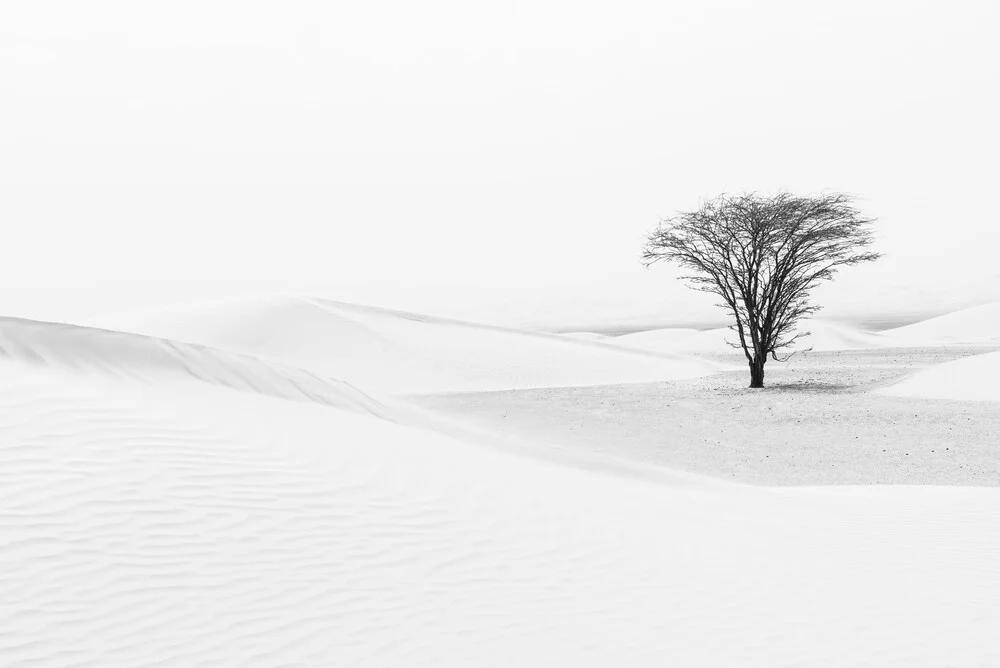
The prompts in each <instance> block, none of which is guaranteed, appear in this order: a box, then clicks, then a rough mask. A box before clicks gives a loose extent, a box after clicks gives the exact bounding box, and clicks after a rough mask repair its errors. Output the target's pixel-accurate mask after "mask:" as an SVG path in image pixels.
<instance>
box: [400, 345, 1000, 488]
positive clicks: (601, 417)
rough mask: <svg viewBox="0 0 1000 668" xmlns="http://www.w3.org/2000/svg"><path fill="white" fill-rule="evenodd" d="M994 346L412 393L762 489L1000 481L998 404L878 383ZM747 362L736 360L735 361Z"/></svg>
mask: <svg viewBox="0 0 1000 668" xmlns="http://www.w3.org/2000/svg"><path fill="white" fill-rule="evenodd" d="M998 349H1000V348H998V347H995V346H989V347H987V346H978V347H947V348H907V349H880V350H858V351H836V352H817V353H804V354H800V355H797V356H795V357H793V358H792V360H791V361H789V362H787V363H785V364H781V363H777V362H773V361H772V362H769V363H768V366H767V372H766V377H765V383H766V384H767V385H768V387H767V388H765V389H764V390H751V389H749V388H747V387H746V385H747V384H748V382H749V375H748V373H747V371H746V370H745V362H741V359H740V358H739V357H737V356H717V357H716V359H718V360H719V361H723V362H726V363H731V364H733V365H734V366H736V367H737V368H735V369H734V370H732V371H725V372H722V373H719V374H715V375H712V376H708V377H704V378H698V379H693V380H684V381H674V382H663V383H642V384H629V385H604V386H598V387H566V388H544V389H533V390H513V391H504V392H477V393H463V394H447V395H433V396H422V397H413V398H412V400H413V401H414V403H416V404H418V405H421V406H423V407H425V408H428V409H431V410H433V411H436V412H441V413H444V414H447V415H450V416H453V417H458V418H461V419H463V420H467V421H471V422H474V423H476V424H478V425H480V426H483V427H486V428H489V429H491V430H492V431H495V432H497V433H500V434H505V435H511V436H516V437H518V438H520V439H523V440H526V441H529V442H534V443H540V444H546V445H551V446H561V447H567V448H578V449H581V450H586V451H591V452H600V453H604V454H610V455H614V456H617V457H621V458H625V459H629V460H633V461H639V462H646V463H651V464H656V465H661V466H668V467H671V468H674V469H679V470H684V471H690V472H693V473H700V474H707V475H712V476H715V477H719V478H727V479H732V480H738V481H742V482H748V483H752V484H760V485H772V486H781V485H855V484H865V485H874V484H893V485H901V484H915V485H975V486H1000V404H997V403H996V402H970V401H943V400H925V399H912V398H905V397H888V396H881V395H877V394H872V393H871V390H873V389H875V388H878V387H883V386H886V385H890V384H892V383H894V382H896V381H898V380H900V379H901V378H903V377H905V376H906V375H908V374H910V373H913V372H914V371H916V370H918V369H922V368H925V367H927V366H930V365H933V364H938V363H942V362H947V361H950V360H954V359H959V358H961V357H966V356H969V355H974V354H980V353H985V352H991V351H994V350H998ZM737 365H738V366H737Z"/></svg>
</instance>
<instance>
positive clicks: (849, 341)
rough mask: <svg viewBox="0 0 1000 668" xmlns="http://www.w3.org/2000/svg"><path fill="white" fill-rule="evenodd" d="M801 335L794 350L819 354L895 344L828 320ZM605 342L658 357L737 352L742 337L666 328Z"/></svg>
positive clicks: (724, 332) (808, 327)
mask: <svg viewBox="0 0 1000 668" xmlns="http://www.w3.org/2000/svg"><path fill="white" fill-rule="evenodd" d="M799 331H802V332H811V334H810V335H809V336H804V337H802V338H801V339H800V340H799V341H797V342H796V345H795V349H799V350H802V349H806V348H812V349H813V350H816V351H826V350H856V349H862V348H880V347H885V346H888V345H892V344H893V341H892V340H891V339H890V338H889V337H887V336H884V335H883V334H880V333H877V332H866V331H864V330H861V329H857V328H854V327H850V326H848V325H842V324H839V323H834V322H830V321H825V320H810V321H807V322H803V323H802V325H801V326H800V327H799ZM604 340H605V341H607V342H608V343H615V344H617V345H620V346H623V347H627V348H635V349H638V350H646V351H649V352H656V353H670V352H673V353H712V354H718V353H726V352H733V351H734V349H733V348H732V347H731V346H729V345H727V343H726V342H727V341H730V342H733V343H737V342H738V341H739V337H738V336H737V334H736V332H734V331H732V330H730V329H729V328H727V327H722V328H719V329H708V330H697V329H687V328H666V329H656V330H649V331H645V332H636V333H635V334H625V335H623V336H616V337H609V338H607V339H604Z"/></svg>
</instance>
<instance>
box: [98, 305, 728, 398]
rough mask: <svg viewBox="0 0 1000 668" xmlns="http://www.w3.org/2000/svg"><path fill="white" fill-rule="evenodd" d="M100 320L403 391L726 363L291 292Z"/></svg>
mask: <svg viewBox="0 0 1000 668" xmlns="http://www.w3.org/2000/svg"><path fill="white" fill-rule="evenodd" d="M92 324H95V325H97V326H100V327H109V328H112V329H119V330H123V331H128V332H136V333H140V334H147V335H151V336H157V337H164V338H169V339H174V340H178V341H186V342H190V343H197V344H204V345H209V346H213V347H216V348H221V349H225V350H231V351H235V352H240V353H246V354H251V355H255V356H258V357H262V358H265V359H271V360H277V361H281V362H284V363H288V364H292V365H296V366H300V367H303V368H307V369H310V370H311V371H314V372H316V373H320V374H324V375H328V376H331V377H334V378H337V379H340V380H344V381H348V382H352V383H355V384H357V385H359V386H361V387H364V388H366V389H370V390H373V391H378V392H383V393H394V394H395V393H398V394H403V393H424V392H458V391H482V390H503V389H515V388H527V387H555V386H576V385H601V384H608V383H634V382H648V381H655V380H673V379H678V378H694V377H697V376H701V375H705V374H708V373H712V372H714V371H716V370H718V368H719V365H717V364H714V363H711V362H707V361H703V360H696V359H692V358H690V357H683V356H680V355H677V354H669V355H660V356H653V355H649V354H643V353H640V352H637V351H623V350H622V349H621V348H618V347H616V346H608V345H601V344H600V343H593V342H584V341H579V342H573V341H568V340H567V339H566V338H565V337H562V336H559V335H554V334H551V335H550V334H537V333H531V332H520V331H515V330H508V329H501V328H496V327H488V326H485V325H475V324H471V323H464V322H458V321H453V320H447V319H443V318H433V317H430V316H424V315H419V314H414V313H403V312H399V311H390V310H385V309H377V308H371V307H365V306H357V305H353V304H343V303H339V302H331V301H326V300H319V299H310V298H305V297H297V296H286V295H271V296H264V297H257V296H254V297H249V298H242V299H230V300H222V301H210V302H204V303H202V304H196V305H182V306H180V307H177V308H168V309H158V310H155V311H152V312H147V313H141V312H139V313H126V314H122V315H116V316H111V317H104V318H97V319H94V320H92Z"/></svg>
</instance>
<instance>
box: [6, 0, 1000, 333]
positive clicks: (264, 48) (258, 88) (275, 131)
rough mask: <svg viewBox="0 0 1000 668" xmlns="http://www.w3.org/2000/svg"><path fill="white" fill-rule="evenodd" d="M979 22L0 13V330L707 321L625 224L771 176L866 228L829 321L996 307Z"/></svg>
mask: <svg viewBox="0 0 1000 668" xmlns="http://www.w3.org/2000/svg"><path fill="white" fill-rule="evenodd" d="M997 4H998V3H996V2H995V0H983V1H964V2H963V1H958V2H948V3H942V2H933V3H932V2H917V1H909V2H872V1H871V0H863V1H862V0H848V1H846V2H844V1H842V2H824V3H804V2H801V1H795V2H793V1H788V2H775V1H766V2H753V3H750V2H737V1H713V2H704V1H698V2H694V1H688V2H683V3H669V2H662V1H649V2H629V1H617V2H600V3H598V2H569V1H568V0H566V1H551V0H544V1H533V2H498V1H493V0H480V1H477V2H471V1H470V2H458V1H457V0H456V1H446V0H424V1H417V0H399V1H395V2H354V3H348V2H329V1H327V2H320V1H294V0H291V1H283V2H276V1H274V2H260V1H254V0H248V1H244V2H236V1H235V0H233V1H232V2H225V1H222V0H205V1H200V2H193V1H191V0H186V1H185V0H172V1H170V2H135V1H134V0H119V1H109V0H88V1H87V2H79V1H76V0H74V1H63V2H52V1H46V0H32V1H31V2H4V3H0V224H2V225H3V230H4V235H3V243H2V244H0V281H2V283H0V312H2V313H4V314H8V315H23V316H27V317H47V318H63V317H65V318H76V317H82V316H85V315H88V314H90V313H96V312H100V311H107V310H117V309H120V308H131V307H139V306H148V305H151V304H156V303H165V302H170V301H177V300H184V299H188V298H191V297H203V296H212V295H216V294H218V295H223V294H227V293H236V292H246V291H250V290H295V291H302V290H304V291H311V292H315V293H317V294H324V295H326V296H331V297H334V298H340V299H345V300H353V301H359V302H366V303H373V304H376V305H384V306H392V307H397V308H410V309H413V310H423V311H429V312H433V313H440V314H443V315H452V316H457V317H469V318H473V319H479V320H488V321H493V322H507V323H512V324H525V325H535V326H544V327H564V328H577V327H578V326H579V327H583V326H594V327H596V326H602V325H608V326H616V325H622V324H623V323H624V324H626V325H627V324H628V323H632V324H635V323H645V322H659V323H665V322H689V321H699V320H702V319H704V318H706V317H711V316H712V315H713V313H714V312H713V310H712V308H711V303H712V302H711V300H710V299H708V298H705V297H703V296H701V295H698V294H696V293H692V292H690V291H687V290H685V289H683V288H682V287H681V286H679V285H678V284H677V282H676V281H674V280H673V278H672V277H673V276H674V274H673V273H672V272H671V270H670V269H668V268H666V267H654V268H651V269H649V270H645V269H643V268H642V267H641V266H640V264H639V260H638V258H639V254H640V250H641V246H642V241H643V238H644V235H645V234H646V233H647V232H648V231H649V230H650V229H651V228H653V227H654V226H655V225H656V223H657V220H658V219H659V218H661V217H664V216H668V215H670V214H672V213H673V212H675V211H676V210H678V209H689V208H693V207H696V206H697V205H698V204H699V202H700V201H702V200H703V199H704V198H707V197H710V196H713V195H715V194H718V193H719V192H721V191H733V192H735V191H744V190H761V191H768V192H773V191H775V190H778V189H788V190H792V191H794V192H797V193H809V192H816V191H821V190H845V191H849V192H852V193H856V194H858V195H859V196H860V197H861V198H862V200H861V205H862V208H863V209H864V211H865V212H866V213H869V214H871V215H874V216H877V217H878V218H879V219H880V220H881V225H880V250H882V251H884V252H885V253H887V256H886V258H885V259H884V260H882V261H881V262H880V263H878V264H877V265H872V266H870V267H865V268H863V269H849V270H845V272H844V273H843V274H842V276H841V279H840V280H838V281H837V282H836V283H834V284H831V285H829V286H827V287H824V288H823V290H822V291H821V293H820V294H819V297H821V301H822V302H823V303H826V304H827V305H828V310H827V312H828V314H829V315H839V316H863V317H869V316H884V315H886V314H888V315H893V314H904V315H905V314H914V313H921V312H928V311H939V310H942V309H950V308H958V307H962V306H967V305H971V304H974V303H979V302H983V301H991V300H996V299H1000V267H998V264H1000V263H997V262H996V261H995V256H996V246H997V244H998V242H1000V233H998V230H997V228H998V218H997V213H996V209H995V208H994V207H993V206H992V204H991V203H990V202H991V200H990V199H989V197H990V196H991V195H992V193H993V192H994V190H995V188H996V187H997V183H998V180H1000V179H998V177H1000V169H998V166H997V156H998V154H1000V131H998V129H997V125H998V124H997V118H1000V99H998V81H1000V71H998V70H1000V47H998V41H1000V40H998V39H997V34H1000V21H998V18H1000V10H998V9H997Z"/></svg>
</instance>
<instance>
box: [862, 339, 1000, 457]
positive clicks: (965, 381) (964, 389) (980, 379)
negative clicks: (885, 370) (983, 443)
mask: <svg viewBox="0 0 1000 668" xmlns="http://www.w3.org/2000/svg"><path fill="white" fill-rule="evenodd" d="M879 391H880V392H881V393H883V394H887V395H893V396H897V397H923V398H927V399H948V400H956V399H958V400H965V401H1000V352H992V353H986V354H983V355H975V356H973V357H966V358H963V359H960V360H955V361H953V362H947V363H945V364H939V365H937V366H933V367H931V368H929V369H925V370H922V371H919V372H917V373H915V374H913V375H912V376H910V377H909V378H906V379H904V380H902V381H900V382H898V383H896V384H894V385H892V386H891V387H887V388H884V389H881V390H879ZM998 443H1000V435H998Z"/></svg>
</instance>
